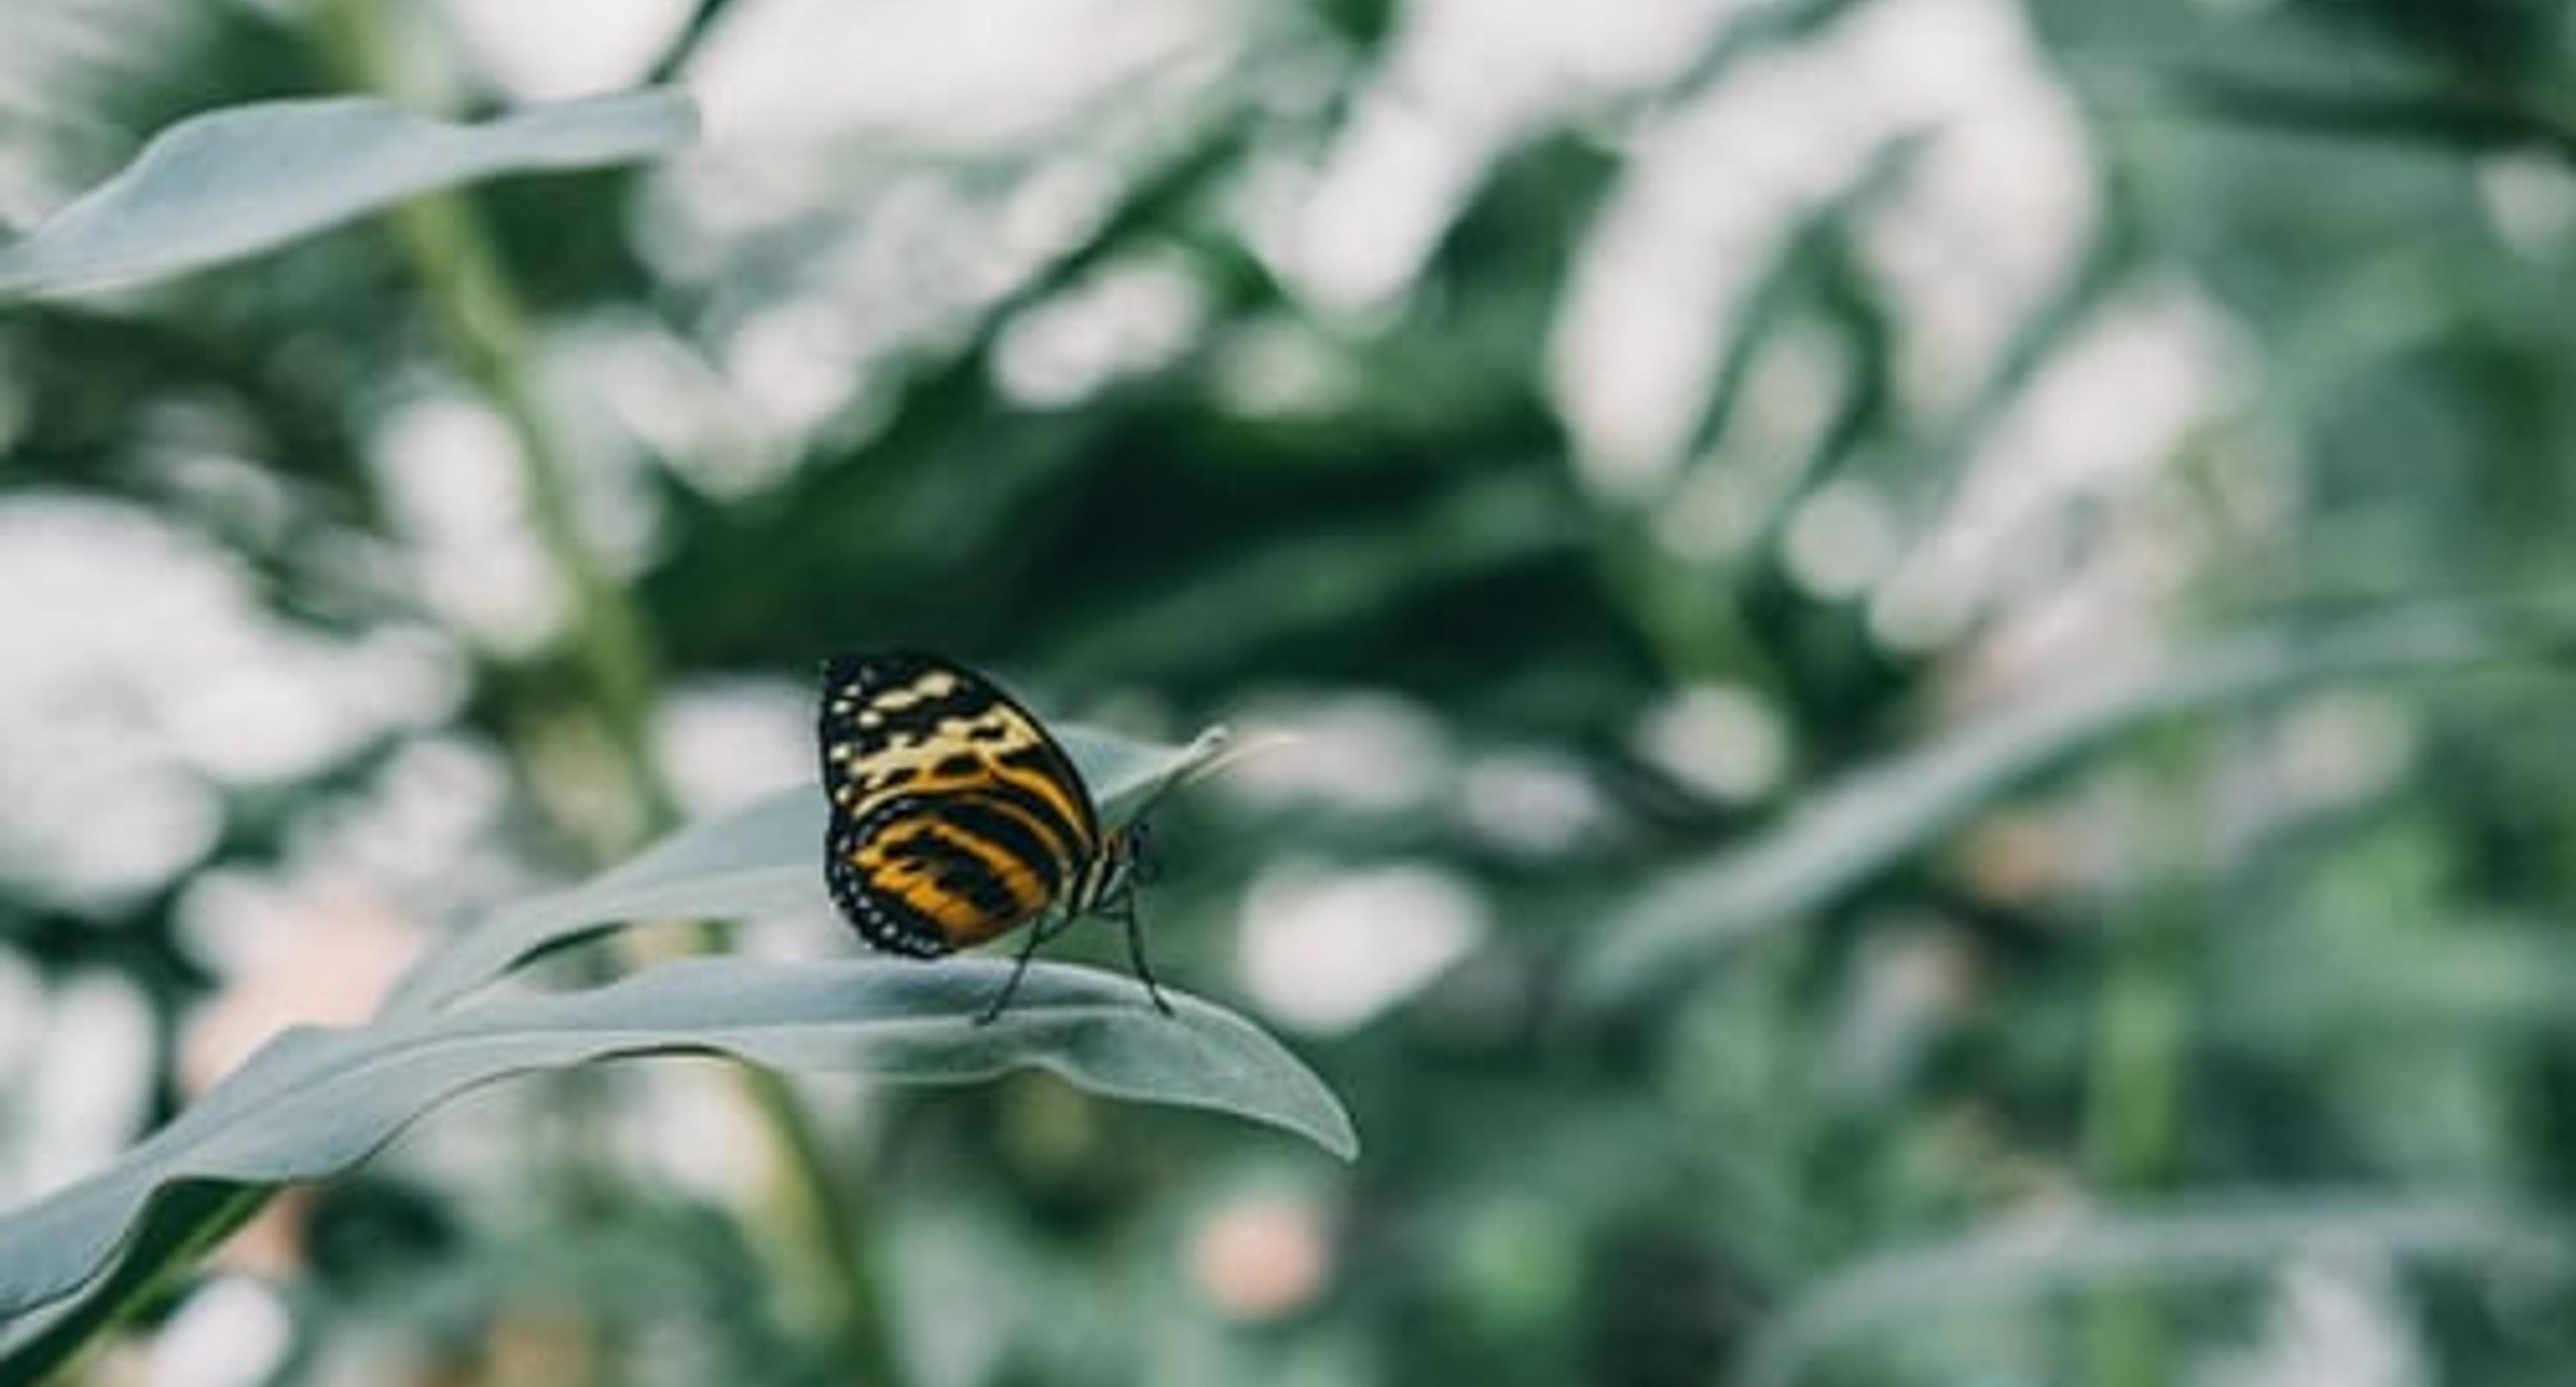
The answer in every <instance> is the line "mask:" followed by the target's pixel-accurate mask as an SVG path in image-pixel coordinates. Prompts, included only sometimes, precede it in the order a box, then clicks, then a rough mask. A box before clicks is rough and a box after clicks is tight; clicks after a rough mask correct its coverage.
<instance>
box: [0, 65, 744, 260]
mask: <svg viewBox="0 0 2576 1387" xmlns="http://www.w3.org/2000/svg"><path fill="white" fill-rule="evenodd" d="M697 128H698V117H697V108H696V106H695V105H694V104H693V103H692V102H691V101H690V100H689V98H688V97H687V96H685V95H683V94H681V93H679V92H677V91H673V90H668V89H657V90H652V91H642V92H630V93H625V94H621V95H617V96H609V97H600V98H595V99H592V100H587V101H573V102H565V103H562V104H559V105H552V106H540V107H534V108H531V109H528V110H523V111H519V112H515V113H513V114H510V115H507V116H503V117H501V118H499V119H497V120H490V121H485V122H482V123H480V124H457V123H452V122H447V121H438V120H429V119H425V118H423V117H420V116H416V115H412V114H410V113H408V112H406V111H403V110H401V109H399V108H397V107H395V106H392V105H390V104H388V103H386V102H383V101H378V100H375V99H372V98H366V97H332V98H325V99H316V100H299V101H269V102H259V103H255V104H251V105H243V106H231V107H226V108H223V109H221V110H216V111H211V112H208V113H206V114H204V115H199V116H195V117H192V118H190V119H187V120H183V121H181V122H179V123H178V124H176V125H174V126H171V127H170V128H169V129H167V130H164V131H162V132H161V133H160V134H158V135H156V136H154V137H153V139H152V142H151V143H150V144H147V145H145V146H144V148H143V152H142V153H141V154H140V155H137V156H136V157H135V160H134V162H133V163H131V164H128V165H127V166H126V167H125V168H124V169H123V170H122V171H120V172H118V173H117V174H116V175H115V176H114V177H112V178H110V179H108V180H107V181H106V182H104V183H102V184H100V185H98V186H97V187H95V188H92V189H91V190H90V191H88V192H87V193H84V194H83V195H81V196H80V197H79V198H77V199H75V200H74V201H73V202H72V203H71V204H70V205H69V206H67V207H65V208H63V209H62V210H61V211H59V212H57V213H55V214H54V215H53V216H52V217H50V218H48V219H47V220H45V221H44V222H42V223H40V224H39V225H38V226H37V227H36V228H35V229H34V230H33V231H31V232H30V233H28V235H27V236H26V237H25V238H24V239H22V240H19V241H17V242H16V243H14V244H11V245H8V246H5V247H0V301H6V300H8V299H11V298H22V297H35V296H39V295H52V294H62V293H69V292H72V291H76V290H80V289H86V288H93V287H97V286H100V285H107V284H133V283H140V282H144V281H148V280H156V279H165V278H168V277H170V276H172V275H176V274H179V273H182V272H184V271H188V270H194V269H199V268H202V267H204V266H207V265H213V264H218V263H220V262H223V261H227V260H237V259H240V258H242V257H244V256H248V255H253V254H257V253H258V252H260V251H264V250H268V249H271V248H273V247H276V246H280V245H283V244H285V243H287V242H289V241H292V240H294V239H296V238H297V237H300V236H304V235H308V234H310V233H312V232H315V231H320V230H322V229H324V228H326V227H330V226H333V225H336V224H338V223H340V222H344V221H348V220H350V219H352V218H355V217H359V216H363V215H365V214H366V213H368V212H372V211H375V210H377V209H378V208H382V207H385V206H387V205H389V204H392V203H396V202H400V201H402V200H403V199H405V198H410V197H414V196H417V195H419V194H422V193H426V192H431V191H434V190H436V189H439V188H444V187H449V186H453V185H455V184H459V183H467V182H471V181H474V180H476V179H482V178H490V177H493V176H495V175H499V174H507V173H524V172H532V171H536V170H543V169H575V168H589V167H593V166H597V165H603V164H617V163H625V162H628V161H631V160H635V159H640V158H643V157H645V156H647V155H651V154H657V153H661V152H663V151H665V150H669V149H674V148H677V147H679V146H681V145H684V144H687V143H688V142H689V141H691V140H692V139H694V138H695V137H696V135H697Z"/></svg>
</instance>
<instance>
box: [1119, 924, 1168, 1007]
mask: <svg viewBox="0 0 2576 1387" xmlns="http://www.w3.org/2000/svg"><path fill="white" fill-rule="evenodd" d="M1118 918H1119V920H1120V921H1121V922H1122V923H1124V924H1125V925H1126V926H1127V962H1128V964H1129V965H1130V966H1131V967H1133V968H1134V969H1135V970H1136V976H1137V977H1138V978H1140V979H1142V980H1143V981H1144V984H1145V995H1146V996H1147V997H1150V998H1152V999H1153V1002H1154V1010H1156V1011H1159V1012H1161V1013H1163V1014H1164V1015H1165V1016H1169V1015H1171V1014H1172V1004H1171V1003H1170V1002H1167V1001H1165V1000H1163V989H1162V988H1161V987H1159V986H1157V985H1156V984H1155V982H1154V970H1153V968H1151V967H1150V966H1148V965H1147V964H1146V962H1145V927H1144V925H1143V924H1142V923H1141V922H1139V921H1138V920H1137V918H1136V898H1135V897H1134V896H1132V895H1131V896H1129V897H1128V898H1127V908H1126V909H1124V910H1122V911H1120V912H1118Z"/></svg>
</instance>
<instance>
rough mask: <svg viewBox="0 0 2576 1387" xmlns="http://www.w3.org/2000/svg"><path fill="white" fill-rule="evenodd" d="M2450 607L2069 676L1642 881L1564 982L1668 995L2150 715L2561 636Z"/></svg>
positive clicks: (2509, 651) (2489, 653)
mask: <svg viewBox="0 0 2576 1387" xmlns="http://www.w3.org/2000/svg"><path fill="white" fill-rule="evenodd" d="M2564 639H2565V635H2564V632H2563V630H2556V631H2550V630H2535V628H2534V627H2533V626H2532V625H2531V624H2530V623H2528V622H2520V621H2511V620H2505V619H2502V618H2500V617H2499V616H2498V614H2496V613H2494V612H2492V611H2481V610H2478V609H2474V608H2467V607H2462V606H2457V605H2450V606H2445V607H2443V608H2441V609H2439V610H2434V611H2410V612H2407V613H2404V614H2401V615H2398V616H2393V617H2381V618H2375V619H2371V620H2366V621H2353V622H2350V623H2347V624H2344V625H2342V626H2339V627H2335V628H2331V629H2327V630H2296V631H2287V632H2273V633H2267V634H2261V635H2253V636H2242V637H2237V638H2235V639H2232V640H2228V641H2225V642H2222V643H2219V644H2215V645H2212V646H2210V647H2208V648H2206V649H2202V650H2198V651H2194V652H2191V653H2189V654H2187V655H2185V656H2183V657H2181V658H2180V659H2178V660H2176V661H2174V662H2173V663H2171V664H2168V665H2165V666H2162V667H2159V668H2154V669H2150V670H2147V671H2145V672H2144V673H2122V674H2114V675H2111V676H2108V677H2096V678H2088V679H2085V680H2082V681H2080V682H2078V683H2076V684H2075V685H2073V686H2072V687H2069V688H2066V689H2062V690H2057V691H2053V692H2051V693H2049V694H2047V695H2044V696H2042V697H2039V698H2036V699H2033V700H2031V701H2029V702H2027V703H2024V704H2022V705H2020V706H2018V707H2013V708H2009V709H2006V710H2004V711H2003V712H2001V713H1999V714H1997V715H1995V716H1993V717H1991V718H1989V719H1987V720H1986V721H1984V722H1981V723H1979V724H1977V725H1975V726H1971V727H1969V728H1966V729H1964V730H1962V731H1960V732H1957V733H1955V734H1953V735H1951V736H1949V737H1948V738H1946V739H1944V740H1942V741H1939V742H1936V743H1934V744H1932V745H1930V746H1928V747H1925V748H1923V749H1921V750H1918V751H1913V752H1909V753H1907V754H1905V755H1902V756H1899V757H1897V758H1896V759H1894V760H1893V761H1891V762H1890V763H1888V764H1885V765H1882V766H1877V767H1872V768H1869V769H1866V770H1863V771H1861V772H1858V773H1856V774H1853V775H1852V776H1850V777H1848V778H1847V779H1845V780H1843V781H1842V782H1841V783H1839V784H1836V785H1833V786H1830V787H1828V788H1826V789H1824V790H1821V791H1818V792H1817V793H1815V794H1814V795H1813V796H1811V797H1810V798H1808V799H1807V800H1806V802H1805V803H1804V804H1803V805H1802V806H1801V807H1800V808H1798V809H1797V810H1796V811H1794V812H1793V813H1791V814H1790V815H1789V816H1788V817H1787V818H1786V819H1784V820H1783V821H1781V822H1780V823H1778V824H1777V825H1775V826H1773V827H1772V828H1770V829H1769V830H1767V831H1765V832H1762V833H1759V834H1757V835H1755V836H1754V837H1753V838H1752V839H1750V840H1749V841H1747V842H1744V843H1742V844H1738V845H1731V846H1729V847H1726V848H1724V849H1721V850H1719V851H1717V852H1716V853H1714V854H1711V855H1710V856H1708V857H1706V858H1703V859H1701V860H1699V861H1696V862H1691V863H1686V864H1684V865H1682V866H1680V867H1678V868H1675V869H1674V870H1672V871H1670V872H1668V873H1666V874H1665V875H1664V876H1663V877H1661V878H1660V879H1658V880H1655V881H1652V882H1650V883H1649V884H1648V885H1647V886H1646V887H1645V888H1644V889H1643V890H1642V891H1640V892H1639V893H1638V894H1637V896H1636V897H1635V898H1634V899H1633V900H1632V901H1631V902H1630V903H1629V904H1628V905H1627V906H1626V907H1624V908H1623V909H1621V910H1619V911H1618V912H1616V913H1615V914H1614V915H1613V916H1612V917H1611V918H1610V919H1609V920H1608V921H1606V922H1605V923H1604V924H1603V926H1602V929H1601V934H1600V942H1599V944H1598V945H1597V946H1595V948H1594V950H1593V952H1592V953H1591V954H1590V955H1589V956H1588V957H1587V958H1585V959H1584V960H1583V961H1582V964H1581V967H1580V972H1579V974H1578V976H1577V986H1578V988H1579V989H1580V991H1581V992H1582V993H1583V995H1585V996H1586V997H1587V998H1588V999H1589V1000H1591V1001H1592V1002H1593V1003H1595V1004H1605V1005H1606V1004H1615V1003H1617V1002H1619V1001H1621V1000H1623V999H1626V998H1630V997H1633V996H1636V995H1638V994H1640V993H1645V992H1650V991H1653V990H1656V989H1659V988H1662V987H1666V986H1670V985H1672V984H1673V983H1675V982H1676V981H1678V980H1681V979H1686V978H1688V977H1690V976H1692V975H1694V974H1696V973H1698V972H1700V971H1702V970H1703V969H1704V968H1705V967H1706V966H1707V965H1708V963H1709V962H1710V961H1711V960H1712V959H1714V958H1716V957H1717V956H1720V955H1722V954H1724V953H1725V952H1726V951H1727V950H1728V949H1729V948H1731V947H1732V946H1733V945H1735V944H1737V943H1739V942H1741V941H1742V940H1744V939H1745V938H1747V937H1749V936H1751V935H1753V934H1756V933H1759V932H1761V931H1763V930H1766V929H1770V928H1775V927H1778V926H1781V925H1785V924H1788V923H1791V922H1793V921H1795V920H1797V919H1799V918H1800V917H1801V916H1803V915H1805V914H1806V913H1808V912H1810V911H1813V910H1815V909H1817V908H1818V907H1820V906H1823V905H1825V904H1827V903H1829V902H1831V901H1832V900H1833V899H1834V898H1835V897H1836V896H1838V895H1840V894H1842V893H1844V892H1846V891H1849V890H1851V889H1853V888H1854V887H1856V886H1858V885H1859V884H1861V883H1862V882H1864V881H1866V880H1868V879H1869V878H1870V877H1871V876H1873V875H1875V874H1876V873H1878V872H1880V871H1882V870H1884V869H1886V868H1887V867H1888V866H1890V865H1891V864H1893V863H1895V862H1897V861H1900V860H1901V859H1903V858H1904V857H1905V856H1906V855H1907V854H1909V853H1912V852H1915V851H1917V850H1919V849H1921V848H1923V847H1924V846H1925V845H1927V844H1929V843H1931V842H1933V841H1934V840H1936V839H1937V838H1938V837H1939V836H1940V835H1941V834H1942V833H1944V832H1946V831H1947V830H1949V829H1950V828H1951V827H1953V826H1954V825H1956V824H1958V823H1959V822H1960V821H1962V820H1963V819H1965V818H1966V817H1967V816H1968V815H1970V814H1972V813H1974V812H1975V811H1976V810H1977V809H1978V808H1979V807H1980V806H1982V805H1984V804H1986V803H1988V802H1990V801H1991V800H1993V799H1994V798H1995V797H1996V796H1997V795H1999V794H2001V793H2003V792H2004V791H2005V790H2007V789H2009V788H2011V787H2012V786H2014V785H2016V784H2018V783H2020V782H2022V781H2023V780H2026V779H2028V778H2029V777H2031V776H2033V775H2036V774H2038V773H2039V772H2041V771H2044V770H2047V769H2048V768H2050V767H2052V766H2055V765H2059V764H2062V763H2063V762H2065V761H2066V760H2068V759H2069V758H2070V757H2072V756H2074V755H2075V754H2076V753H2078V752H2080V751H2081V750H2083V749H2084V748H2086V747H2088V746H2091V745H2093V744H2095V743H2097V742H2100V741H2102V740H2104V739H2105V738H2108V737H2111V736H2114V735H2116V734H2118V733H2120V732H2122V731H2124V730H2126V729H2128V728H2131V727H2134V726H2137V725H2138V724H2140V723H2143V722H2146V721H2149V720H2151V719H2154V718H2158V717H2164V716H2169V715H2171V714H2175V713H2179V712H2183V711H2186V710H2189V709H2194V708H2204V707H2210V706H2214V705H2218V704H2224V703H2229V702H2234V701H2238V700H2243V699H2250V698H2257V697H2262V696H2266V695H2278V694H2282V693H2287V692H2290V691H2293V690H2297V689H2301V688H2306V687H2310V686H2313V685H2316V684H2320V683H2325V682H2330V681H2333V680H2338V679H2350V678H2355V677H2362V676H2371V675H2387V674H2399V673H2406V672H2410V671H2412V672H2420V671H2426V670H2436V669H2445V668H2453V667H2458V666H2462V665H2468V664H2473V663H2477V662H2480V661H2486V660H2494V659H2498V658H2503V657H2507V656H2511V655H2516V654H2522V655H2528V654H2531V653H2534V652H2535V651H2536V650H2538V649H2541V648H2543V647H2544V646H2545V645H2549V644H2555V643H2561V642H2563V641H2564Z"/></svg>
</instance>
